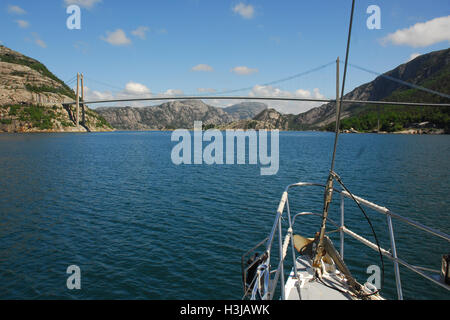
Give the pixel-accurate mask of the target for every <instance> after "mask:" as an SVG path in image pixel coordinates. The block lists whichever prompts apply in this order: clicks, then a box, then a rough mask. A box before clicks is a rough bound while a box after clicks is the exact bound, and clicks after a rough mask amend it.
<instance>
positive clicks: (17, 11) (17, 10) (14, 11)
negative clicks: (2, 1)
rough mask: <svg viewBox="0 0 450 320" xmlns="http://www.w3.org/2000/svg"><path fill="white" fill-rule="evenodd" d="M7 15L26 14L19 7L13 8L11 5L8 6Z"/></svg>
mask: <svg viewBox="0 0 450 320" xmlns="http://www.w3.org/2000/svg"><path fill="white" fill-rule="evenodd" d="M8 13H10V14H19V15H22V14H26V13H27V12H26V11H25V10H23V9H22V8H21V7H19V6H13V5H9V6H8Z"/></svg>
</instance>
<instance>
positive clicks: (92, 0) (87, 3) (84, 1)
mask: <svg viewBox="0 0 450 320" xmlns="http://www.w3.org/2000/svg"><path fill="white" fill-rule="evenodd" d="M100 2H102V0H64V3H65V4H66V6H70V5H71V4H76V5H77V6H80V7H83V8H86V9H91V8H93V7H94V6H95V5H96V4H97V3H100Z"/></svg>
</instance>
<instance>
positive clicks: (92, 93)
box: [74, 86, 114, 101]
mask: <svg viewBox="0 0 450 320" xmlns="http://www.w3.org/2000/svg"><path fill="white" fill-rule="evenodd" d="M74 90H76V88H74ZM84 96H85V98H84V100H85V101H86V100H87V101H89V100H91V101H93V100H111V99H114V95H113V94H112V93H111V92H109V91H104V92H100V91H96V90H91V89H89V87H86V86H84Z"/></svg>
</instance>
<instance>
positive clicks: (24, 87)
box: [0, 46, 112, 132]
mask: <svg viewBox="0 0 450 320" xmlns="http://www.w3.org/2000/svg"><path fill="white" fill-rule="evenodd" d="M74 99H75V94H74V92H73V91H72V90H71V89H70V88H69V87H68V86H67V85H66V84H65V83H64V82H63V81H61V80H60V79H58V78H57V77H56V76H55V75H54V74H53V73H51V72H50V71H49V70H48V69H47V68H46V67H45V66H44V65H43V64H42V63H40V62H39V61H37V60H34V59H32V58H29V57H27V56H25V55H23V54H21V53H19V52H16V51H14V50H11V49H9V48H7V47H5V46H0V132H56V131H58V132H60V131H61V132H64V131H69V132H78V131H80V132H85V131H109V130H112V128H111V126H109V124H108V123H107V122H106V121H105V120H104V119H103V118H102V117H101V116H99V115H98V114H97V113H96V112H95V111H92V110H90V109H89V108H86V111H85V122H84V125H83V126H80V127H76V125H75V119H74V112H75V107H74V106H63V103H65V102H70V101H73V100H74ZM80 114H81V112H80Z"/></svg>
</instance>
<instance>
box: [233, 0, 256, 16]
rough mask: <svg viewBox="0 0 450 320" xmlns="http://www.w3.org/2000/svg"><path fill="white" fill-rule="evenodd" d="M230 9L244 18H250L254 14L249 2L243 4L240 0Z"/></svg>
mask: <svg viewBox="0 0 450 320" xmlns="http://www.w3.org/2000/svg"><path fill="white" fill-rule="evenodd" d="M232 10H233V12H234V13H237V14H239V15H240V16H241V17H242V18H244V19H251V18H253V16H254V15H255V8H254V7H253V6H252V5H250V4H249V5H245V4H244V3H242V2H240V3H238V4H237V5H235V6H234V7H233V9H232Z"/></svg>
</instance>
